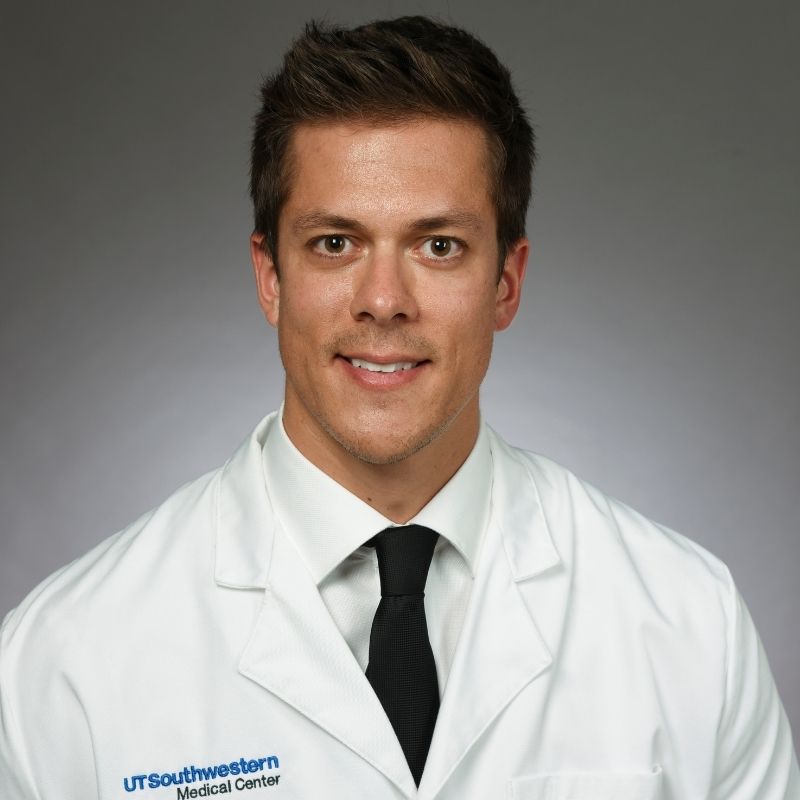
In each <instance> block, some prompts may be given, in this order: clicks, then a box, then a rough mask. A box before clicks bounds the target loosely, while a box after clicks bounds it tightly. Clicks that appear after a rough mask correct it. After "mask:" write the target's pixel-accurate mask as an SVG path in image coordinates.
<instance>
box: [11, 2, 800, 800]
mask: <svg viewBox="0 0 800 800" xmlns="http://www.w3.org/2000/svg"><path fill="white" fill-rule="evenodd" d="M532 162H533V135H532V131H531V128H530V125H529V124H528V122H527V120H526V117H525V114H524V112H523V111H522V109H521V108H520V105H519V102H518V100H517V98H516V95H515V94H514V92H513V89H512V86H511V83H510V79H509V74H508V71H507V70H506V69H505V68H504V67H503V66H502V65H501V64H499V62H498V61H497V59H496V57H495V56H494V54H493V53H492V52H491V51H490V50H489V49H488V48H486V47H485V45H483V44H482V43H481V42H479V41H478V40H477V39H475V38H474V37H472V36H471V35H469V34H467V33H465V32H464V31H461V30H459V29H456V28H452V27H448V26H444V25H441V24H439V23H436V22H434V21H432V20H429V19H425V18H421V17H414V18H403V19H399V20H392V21H385V22H377V23H374V24H371V25H366V26H362V27H359V28H356V29H354V30H344V29H338V28H324V27H320V26H316V25H310V26H309V27H308V28H307V29H306V32H305V34H304V35H303V36H302V37H301V38H300V39H299V40H298V41H297V42H295V44H294V45H293V47H292V49H291V50H290V51H289V53H287V55H286V57H285V60H284V64H283V67H282V68H281V70H280V71H279V72H278V73H276V74H275V75H273V76H272V77H271V78H269V79H268V80H267V81H266V83H265V84H264V87H263V90H262V107H261V109H260V111H259V113H258V115H257V118H256V125H255V131H254V137H253V148H252V180H251V190H252V196H253V202H254V206H255V231H254V233H253V235H252V238H251V252H252V261H253V267H254V272H255V279H256V285H257V291H258V297H259V301H260V304H261V307H262V309H263V311H264V314H265V316H266V318H267V321H268V322H269V324H271V325H273V326H275V327H276V328H277V330H278V338H279V345H280V352H281V357H282V360H283V364H284V367H285V372H286V385H285V399H284V404H283V406H282V408H281V410H280V411H279V412H276V413H273V414H270V415H269V416H268V417H266V418H265V419H264V420H263V421H262V422H261V423H259V425H258V426H257V427H256V429H255V431H254V432H253V434H252V436H251V437H249V439H248V440H247V441H246V442H245V443H244V444H243V445H242V446H241V448H240V449H239V450H238V451H237V452H236V453H235V454H234V455H233V457H232V458H231V459H230V460H229V461H228V462H227V463H226V464H225V465H224V466H223V467H222V468H221V469H219V470H217V471H215V472H213V473H211V474H209V475H207V476H204V477H202V478H200V479H198V480H197V481H195V482H193V483H190V484H188V485H187V486H185V487H184V488H182V489H181V490H179V491H178V492H177V493H176V494H175V495H173V496H172V497H171V498H169V499H168V500H167V501H166V502H165V503H164V504H162V505H161V506H160V507H159V508H157V509H155V510H154V511H152V512H151V513H149V514H147V515H145V516H144V517H143V518H142V519H140V520H138V521H137V522H135V523H133V524H132V525H131V526H130V527H128V528H126V529H125V530H123V531H121V532H120V533H118V534H116V535H115V536H113V537H111V538H110V539H108V540H107V541H106V542H104V543H102V544H101V545H99V546H98V547H97V548H96V549H95V550H94V551H92V552H91V553H89V554H88V555H86V556H85V557H83V558H82V559H79V560H78V561H77V562H75V563H74V564H72V565H70V566H69V567H66V568H65V569H64V570H62V571H60V572H59V573H57V574H56V575H54V576H52V577H51V578H50V579H48V580H47V581H45V583H44V584H42V585H41V586H40V587H39V588H38V589H37V590H35V591H34V592H33V593H32V594H31V595H30V596H29V597H28V598H27V599H26V600H25V602H24V603H23V604H22V605H21V606H20V608H18V609H17V610H16V611H14V612H12V613H11V614H10V615H9V616H8V617H7V619H6V621H5V623H4V625H3V629H2V639H1V640H0V646H1V647H2V650H0V797H2V798H3V800H91V799H92V798H97V800H99V799H100V798H102V799H103V800H106V799H108V800H110V799H111V798H120V797H127V796H130V795H133V796H136V797H142V798H167V797H169V798H177V799H178V800H182V799H183V798H195V797H209V796H212V795H221V794H233V795H242V794H243V793H246V794H247V796H250V797H256V796H257V797H266V796H275V797H280V796H284V797H287V798H289V797H291V798H315V799H316V798H322V797H325V798H342V799H344V798H348V800H349V799H350V798H354V797H358V798H370V799H371V798H387V799H388V798H413V797H419V798H441V800H456V799H457V800H464V798H475V800H487V798H501V797H514V798H526V799H528V800H535V799H537V798H538V799H540V800H544V798H547V800H589V799H590V798H591V800H611V799H612V798H614V800H655V799H656V798H662V799H664V800H688V799H689V798H693V799H694V798H698V800H699V798H708V800H779V799H782V800H788V799H789V798H798V797H800V778H798V768H797V761H796V757H795V755H794V751H793V746H792V741H791V734H790V731H789V727H788V722H787V720H786V715H785V713H784V711H783V708H782V707H781V703H780V700H779V698H778V695H777V692H776V690H775V686H774V683H773V680H772V677H771V675H770V672H769V667H768V665H767V662H766V658H765V655H764V652H763V649H762V647H761V644H760V642H759V639H758V636H757V634H756V631H755V629H754V627H753V623H752V621H751V619H750V617H749V615H748V612H747V609H746V607H745V605H744V603H743V602H742V600H741V598H740V596H739V594H738V592H737V590H736V587H735V586H734V584H733V581H732V579H731V577H730V574H729V572H728V571H727V569H726V568H725V566H724V565H723V564H722V563H720V562H719V561H718V560H717V559H716V558H715V557H714V556H712V555H710V554H709V553H707V552H706V551H704V550H703V549H702V548H700V547H699V546H697V545H695V544H693V543H691V542H690V541H688V540H687V539H685V538H684V537H682V536H680V535H679V534H677V533H674V532H672V531H670V530H668V529H665V528H663V527H661V526H659V525H657V524H655V523H652V522H649V521H648V520H646V519H644V518H643V517H642V516H640V515H639V514H637V513H636V512H635V511H633V510H631V509H630V508H628V507H626V506H625V505H623V504H621V503H620V502H618V501H616V500H614V499H612V498H609V497H607V496H605V495H603V494H602V493H601V492H599V491H598V490H597V489H595V488H593V487H592V486H590V485H588V484H586V483H584V482H582V481H581V480H580V479H578V478H576V477H575V476H574V475H572V474H570V473H569V472H567V471H566V470H564V469H563V468H562V467H560V466H558V465H556V464H554V463H553V462H551V461H549V460H547V459H545V458H542V457H540V456H536V455H533V454H531V453H527V452H524V451H521V450H517V449H515V448H513V447H511V446H510V445H508V444H506V443H505V442H503V441H502V440H501V439H500V438H499V437H498V436H497V435H496V434H494V433H493V432H492V431H491V429H490V428H489V427H488V426H487V425H486V424H485V423H484V422H483V421H482V419H481V415H480V410H479V402H478V398H479V388H480V384H481V381H482V380H483V378H484V375H485V374H486V370H487V367H488V364H489V359H490V355H491V349H492V341H493V337H494V334H495V332H497V331H502V330H503V329H505V328H506V327H508V326H509V325H510V324H511V322H512V320H513V318H514V315H515V313H516V311H517V308H518V306H519V302H520V295H521V290H522V283H523V278H524V275H525V265H526V259H527V256H528V242H527V239H526V238H525V215H526V210H527V205H528V199H529V195H530V177H531V167H532Z"/></svg>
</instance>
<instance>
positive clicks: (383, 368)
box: [344, 356, 423, 372]
mask: <svg viewBox="0 0 800 800" xmlns="http://www.w3.org/2000/svg"><path fill="white" fill-rule="evenodd" d="M344 358H345V360H346V361H349V362H350V363H351V364H352V365H353V366H354V367H357V368H358V369H365V370H367V371H368V372H407V371H408V370H410V369H414V367H418V366H419V365H420V364H422V363H423V362H422V361H390V362H386V363H379V362H377V361H367V359H365V358H347V356H344Z"/></svg>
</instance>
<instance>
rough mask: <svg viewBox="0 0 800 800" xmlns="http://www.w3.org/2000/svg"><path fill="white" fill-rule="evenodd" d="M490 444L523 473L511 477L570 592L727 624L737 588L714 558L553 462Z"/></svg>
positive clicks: (713, 622)
mask: <svg viewBox="0 0 800 800" xmlns="http://www.w3.org/2000/svg"><path fill="white" fill-rule="evenodd" d="M495 441H496V452H497V454H498V455H499V457H500V458H501V459H505V460H509V461H511V462H514V463H516V464H517V465H518V467H522V469H519V468H518V469H517V471H516V474H517V475H523V474H524V475H525V482H526V486H525V487H521V486H518V487H516V488H517V490H525V491H528V492H531V493H533V494H534V495H535V501H536V507H537V508H538V509H539V510H540V512H541V520H542V524H543V525H544V526H546V529H547V533H548V535H549V537H550V538H551V540H552V543H553V545H554V547H555V549H556V550H557V551H558V554H559V561H560V565H561V568H562V569H563V570H566V571H567V572H568V573H569V574H570V575H571V576H572V578H573V580H575V581H577V582H578V583H577V584H576V585H578V586H581V587H584V588H585V589H586V590H587V591H589V590H591V591H594V592H597V593H598V594H599V593H605V594H616V595H618V596H620V597H627V598H628V599H630V600H631V601H633V600H641V601H643V602H637V603H634V604H633V606H632V607H635V608H639V609H642V608H647V607H650V608H653V609H654V610H657V611H658V612H659V613H667V614H669V616H673V615H679V616H680V615H683V614H685V613H687V612H690V611H693V610H694V609H697V610H698V611H699V612H701V613H700V615H701V616H702V617H704V618H706V619H707V620H709V623H710V624H723V623H724V621H725V619H726V618H727V617H729V615H730V613H731V612H732V609H733V605H734V604H735V602H736V589H735V586H734V583H733V580H732V578H731V574H730V571H729V570H728V568H727V566H726V565H725V564H724V563H723V562H722V561H721V560H720V559H719V558H717V557H716V556H715V555H714V554H713V553H711V552H709V551H708V550H707V549H705V548H704V547H702V546H701V545H699V544H697V543H696V542H694V541H692V540H691V539H689V538H687V537H686V536H684V535H682V534H680V533H678V532H676V531H674V530H672V529H671V528H669V527H668V526H666V525H663V524H661V523H659V522H656V521H654V520H651V519H649V518H647V517H646V516H644V515H643V514H641V513H640V512H638V511H636V510H635V509H633V508H631V506H629V505H627V504H626V503H624V502H622V501H621V500H618V499H617V498H615V497H612V496H610V495H608V494H606V493H605V492H603V491H602V490H600V489H598V488H597V487H595V486H594V485H592V484H591V483H589V482H588V481H585V480H583V479H582V478H580V477H579V476H577V475H575V473H573V472H572V471H571V470H569V469H567V468H566V467H564V466H562V465H561V464H559V463H557V462H555V461H553V460H552V459H549V458H547V457H545V456H542V455H539V454H536V453H533V452H530V451H527V450H522V449H519V448H516V447H512V446H511V445H509V444H507V443H505V442H504V441H503V440H502V439H500V438H499V437H495ZM493 452H495V451H494V450H493ZM521 535H525V534H524V533H522V534H521ZM709 615H710V616H709Z"/></svg>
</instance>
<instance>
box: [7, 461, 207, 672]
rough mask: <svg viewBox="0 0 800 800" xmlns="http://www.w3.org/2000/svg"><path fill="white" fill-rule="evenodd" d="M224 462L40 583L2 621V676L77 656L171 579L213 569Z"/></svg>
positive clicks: (120, 622)
mask: <svg viewBox="0 0 800 800" xmlns="http://www.w3.org/2000/svg"><path fill="white" fill-rule="evenodd" d="M220 473H221V470H215V471H214V472H210V473H208V474H206V475H203V476H202V477H200V478H197V479H196V480H194V481H191V482H190V483H187V484H185V485H184V486H182V487H181V488H180V489H178V490H177V491H175V492H174V493H173V494H172V495H171V496H170V497H169V498H168V499H166V500H165V501H164V502H163V503H161V504H160V505H159V506H157V507H156V508H154V509H152V510H151V511H148V512H147V513H145V514H143V515H142V516H141V517H140V518H139V519H137V520H136V521H135V522H133V523H131V524H130V525H128V526H127V527H126V528H124V529H123V530H121V531H119V532H117V533H115V534H113V535H112V536H110V537H108V538H107V539H105V540H104V541H103V542H101V543H100V544H98V545H97V546H96V547H94V548H93V549H92V550H90V551H89V552H88V553H86V554H85V555H83V556H81V557H80V558H78V559H76V560H75V561H73V562H72V563H70V564H68V565H66V566H65V567H62V568H61V569H60V570H58V571H57V572H55V573H53V574H52V575H50V576H49V577H48V578H46V579H45V580H44V581H42V583H40V584H39V585H38V586H37V587H36V588H35V589H34V590H33V591H32V592H30V594H29V595H28V596H27V597H26V598H25V599H24V600H23V601H22V603H21V604H20V605H19V606H18V607H17V608H16V609H14V610H13V611H11V612H10V613H9V614H8V615H7V616H6V618H5V620H4V622H3V625H2V628H0V679H3V678H7V677H8V672H9V671H13V670H14V669H15V667H16V668H19V669H23V670H24V669H27V668H28V667H26V665H28V666H29V665H30V664H31V663H45V662H49V663H52V661H53V660H54V659H58V661H59V663H62V664H64V663H68V662H69V660H70V659H71V658H72V657H73V656H74V655H75V654H76V652H78V651H80V649H81V648H82V647H84V646H85V644H86V640H87V638H88V637H91V636H97V637H102V636H103V632H104V631H108V628H109V626H110V625H116V624H119V625H124V624H125V622H126V618H127V617H128V616H129V615H131V614H132V613H135V609H136V607H137V605H141V603H142V602H144V599H145V598H147V597H148V596H152V594H153V592H154V588H155V587H157V586H159V585H162V584H164V583H165V582H167V581H176V582H178V583H179V582H180V580H181V577H180V576H181V575H185V574H187V572H195V573H196V572H197V570H198V568H200V569H202V568H203V564H202V562H204V561H205V562H207V566H208V568H209V569H213V565H212V563H211V561H212V559H213V540H212V525H211V521H212V519H213V514H214V506H215V503H214V494H215V492H216V491H217V486H218V483H219V476H220Z"/></svg>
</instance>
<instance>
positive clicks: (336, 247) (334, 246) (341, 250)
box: [312, 233, 353, 257]
mask: <svg viewBox="0 0 800 800" xmlns="http://www.w3.org/2000/svg"><path fill="white" fill-rule="evenodd" d="M312 244H313V249H314V251H315V252H317V253H319V254H320V255H323V256H328V257H336V256H341V255H344V254H345V253H348V252H349V251H350V249H351V248H352V246H353V245H352V242H351V241H350V240H349V239H348V238H347V237H346V236H342V235H341V234H338V233H331V234H328V235H327V236H321V237H320V238H319V239H316V240H315V241H314V242H313V243H312Z"/></svg>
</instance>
